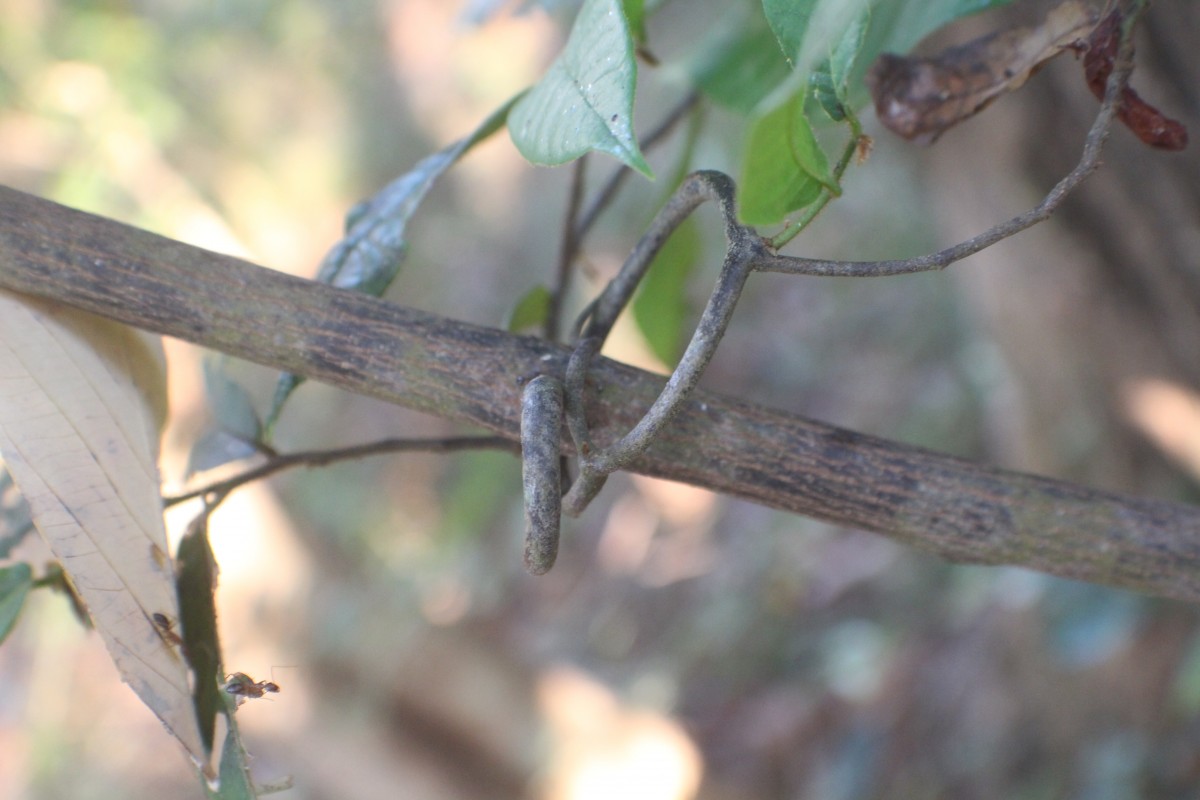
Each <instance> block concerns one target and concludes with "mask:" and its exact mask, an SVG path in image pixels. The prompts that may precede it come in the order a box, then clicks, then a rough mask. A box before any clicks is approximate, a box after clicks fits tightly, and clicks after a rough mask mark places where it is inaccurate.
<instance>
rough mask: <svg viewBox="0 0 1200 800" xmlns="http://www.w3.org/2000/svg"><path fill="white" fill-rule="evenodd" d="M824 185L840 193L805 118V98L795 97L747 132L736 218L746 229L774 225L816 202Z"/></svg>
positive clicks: (797, 95) (795, 95)
mask: <svg viewBox="0 0 1200 800" xmlns="http://www.w3.org/2000/svg"><path fill="white" fill-rule="evenodd" d="M823 186H824V187H828V188H829V189H830V190H831V191H833V192H834V193H835V194H838V193H840V191H841V189H840V187H839V186H838V184H837V181H836V180H835V179H834V177H833V174H832V173H831V172H830V169H829V159H828V158H827V157H826V156H825V151H824V150H822V149H821V146H820V144H818V142H817V140H816V137H815V136H813V131H812V126H811V125H810V124H809V122H808V118H807V117H806V116H805V115H804V94H803V93H799V92H798V93H796V94H794V95H793V96H792V97H790V98H788V100H787V101H786V102H784V103H781V104H780V105H778V106H776V107H775V108H774V109H772V110H771V111H768V112H767V113H766V114H765V115H763V116H761V117H760V118H759V119H758V120H757V121H756V122H755V123H754V127H753V128H752V129H751V131H750V136H749V141H748V143H747V147H746V158H745V161H744V165H743V168H742V180H741V181H740V182H739V184H738V215H739V216H740V217H741V220H742V222H744V223H746V224H747V225H773V224H775V223H776V222H779V221H780V220H782V219H783V218H784V217H785V216H787V215H788V214H790V213H791V212H793V211H795V210H797V209H800V208H803V207H804V206H806V205H808V204H809V203H811V202H813V201H814V200H816V199H817V197H818V196H819V195H820V192H821V188H822V187H823Z"/></svg>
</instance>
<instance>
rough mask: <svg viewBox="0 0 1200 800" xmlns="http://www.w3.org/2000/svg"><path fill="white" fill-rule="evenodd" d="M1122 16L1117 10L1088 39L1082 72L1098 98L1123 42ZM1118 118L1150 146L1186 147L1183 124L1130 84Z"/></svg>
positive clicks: (1171, 148) (1119, 107)
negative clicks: (1159, 108)
mask: <svg viewBox="0 0 1200 800" xmlns="http://www.w3.org/2000/svg"><path fill="white" fill-rule="evenodd" d="M1120 23H1121V15H1120V11H1116V10H1114V11H1113V12H1112V13H1111V14H1109V15H1108V16H1107V17H1105V18H1104V20H1103V21H1102V22H1101V23H1100V24H1099V25H1097V26H1096V29H1095V30H1094V31H1093V32H1092V35H1091V37H1090V38H1089V39H1088V42H1087V54H1086V55H1084V57H1083V74H1084V77H1085V78H1086V79H1087V84H1088V88H1090V89H1091V90H1092V94H1094V95H1096V99H1097V100H1102V99H1104V89H1105V86H1106V85H1107V84H1108V76H1109V75H1110V74H1112V71H1113V61H1114V60H1115V59H1116V57H1117V48H1118V46H1119V45H1120V43H1121V25H1120ZM1117 119H1119V120H1121V122H1123V123H1125V125H1126V126H1127V127H1128V128H1129V129H1130V130H1131V131H1133V132H1134V134H1135V135H1136V136H1137V137H1138V138H1139V139H1141V140H1142V141H1143V142H1145V143H1146V144H1148V145H1150V146H1151V147H1157V148H1159V149H1161V150H1182V149H1183V148H1185V147H1187V141H1188V133H1187V128H1185V127H1184V125H1183V123H1181V122H1179V121H1177V120H1173V119H1170V118H1169V117H1166V116H1164V115H1163V113H1162V112H1161V111H1159V110H1158V109H1157V108H1155V107H1154V106H1152V105H1150V104H1149V103H1147V102H1146V101H1145V100H1143V99H1142V98H1141V97H1139V96H1138V93H1137V92H1135V91H1134V90H1133V89H1131V88H1129V87H1128V86H1126V87H1125V90H1124V91H1123V92H1122V93H1121V99H1120V100H1119V101H1118V102H1117Z"/></svg>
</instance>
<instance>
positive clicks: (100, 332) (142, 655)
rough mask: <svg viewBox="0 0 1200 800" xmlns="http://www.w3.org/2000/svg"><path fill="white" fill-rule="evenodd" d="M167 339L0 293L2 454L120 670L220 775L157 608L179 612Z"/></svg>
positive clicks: (200, 759) (169, 613)
mask: <svg viewBox="0 0 1200 800" xmlns="http://www.w3.org/2000/svg"><path fill="white" fill-rule="evenodd" d="M165 395H166V382H165V374H164V366H163V360H162V351H161V345H160V344H159V342H158V340H157V339H151V338H149V337H146V336H143V335H142V334H140V333H138V332H136V331H134V330H133V329H131V328H127V327H125V326H122V325H119V324H117V323H115V322H110V321H108V320H104V319H101V318H99V317H94V316H91V315H88V314H85V313H83V312H79V311H75V310H70V309H64V308H61V307H57V306H54V305H52V304H50V303H47V302H44V301H40V300H34V299H32V298H27V297H23V296H18V295H14V294H10V293H7V292H0V456H2V457H3V459H4V461H5V464H6V465H7V467H8V469H9V471H10V472H11V473H12V476H13V480H14V481H15V482H16V484H17V487H18V488H19V489H20V490H21V493H22V494H24V496H25V499H26V500H27V501H28V502H29V507H30V510H31V513H32V517H33V521H34V524H35V525H36V526H37V529H38V531H39V532H40V533H41V535H42V537H43V538H44V539H45V540H46V542H47V544H48V545H49V546H50V548H51V550H53V551H54V555H55V556H56V557H57V558H58V560H59V562H60V563H61V564H62V567H63V569H64V570H65V571H66V573H67V574H68V575H69V576H70V579H71V583H72V584H73V585H74V587H75V588H76V590H77V591H78V594H79V596H80V597H81V598H82V599H83V601H84V603H85V604H86V605H87V609H88V612H89V614H90V616H91V619H92V622H93V623H94V624H95V627H96V630H97V631H98V632H99V633H100V636H101V637H102V638H103V640H104V643H105V645H106V646H107V648H108V651H109V655H110V656H111V657H112V659H113V661H114V663H115V664H116V666H117V669H118V671H119V672H120V674H121V677H122V679H124V680H125V682H126V683H128V684H129V685H130V687H131V688H132V689H133V690H134V692H136V693H137V695H138V696H139V697H140V698H141V699H142V702H144V703H145V704H146V705H147V706H149V708H150V709H151V710H152V711H153V712H154V713H155V714H156V715H158V717H159V719H161V720H162V721H163V723H164V724H165V725H166V726H167V729H168V730H169V731H171V733H172V734H174V735H175V737H176V738H177V739H178V740H179V741H180V742H181V743H182V744H183V746H184V748H185V749H186V750H187V752H188V754H189V755H190V756H191V757H192V759H193V760H194V761H195V762H196V763H197V764H198V765H201V766H202V768H204V769H205V770H207V771H208V772H209V773H210V774H211V771H212V768H211V766H209V764H210V760H209V753H208V752H207V750H206V748H205V747H204V746H203V745H202V743H201V740H200V733H199V728H198V725H197V721H196V714H195V711H194V708H193V706H192V699H191V688H190V686H189V679H188V670H187V667H186V665H185V664H184V661H183V658H182V655H181V654H180V653H179V652H178V650H177V649H176V648H174V647H172V646H171V645H170V644H169V643H168V642H166V641H164V639H163V638H162V637H161V636H160V635H159V633H158V631H157V628H156V626H155V624H154V623H153V621H152V615H153V614H155V613H159V614H164V615H167V616H169V617H178V610H177V609H178V605H177V601H176V595H175V582H174V578H173V576H172V574H171V565H170V559H169V558H168V556H167V537H166V530H165V528H164V525H163V519H162V500H161V498H160V495H159V480H158V469H157V465H156V461H157V456H158V433H159V429H160V426H161V422H162V411H163V409H165V403H164V399H165Z"/></svg>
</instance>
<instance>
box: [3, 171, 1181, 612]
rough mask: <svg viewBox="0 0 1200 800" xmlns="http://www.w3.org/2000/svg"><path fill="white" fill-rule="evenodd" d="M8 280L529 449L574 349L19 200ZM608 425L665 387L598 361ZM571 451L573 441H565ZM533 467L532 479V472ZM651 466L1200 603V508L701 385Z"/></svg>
mask: <svg viewBox="0 0 1200 800" xmlns="http://www.w3.org/2000/svg"><path fill="white" fill-rule="evenodd" d="M0 288H3V289H8V290H11V291H15V292H24V293H28V294H33V295H37V296H40V297H44V298H47V299H50V300H54V301H56V302H60V303H63V304H65V305H70V306H74V307H77V308H80V309H84V310H87V311H91V312H94V313H97V314H101V315H104V316H106V317H110V318H113V319H116V320H119V321H121V322H125V323H127V324H130V325H134V326H136V327H139V328H144V329H146V330H151V331H155V332H157V333H161V334H165V335H168V336H174V337H177V338H180V339H185V340H187V341H190V342H194V343H196V344H199V345H202V346H204V347H208V348H212V349H214V350H220V351H222V352H225V353H228V354H230V355H233V356H237V357H239V358H245V359H248V360H250V361H254V362H257V363H259V364H263V365H265V366H268V367H271V368H273V369H279V370H287V371H292V372H297V373H301V374H304V375H307V376H309V377H312V378H315V379H317V380H320V381H324V382H326V383H329V384H332V385H335V386H338V387H340V388H343V389H346V390H347V391H352V392H357V393H360V394H366V395H371V396H374V397H378V398H382V399H384V400H387V401H390V402H393V403H397V404H400V405H404V406H408V407H411V408H416V409H420V410H423V411H427V412H430V413H433V414H437V415H439V416H441V417H445V418H447V419H454V420H458V421H461V422H466V423H471V424H474V425H478V426H481V427H484V428H488V429H490V430H492V431H495V432H496V433H499V434H500V435H502V436H504V437H506V438H508V439H510V440H512V441H517V440H518V437H519V422H520V414H521V389H522V387H521V385H520V383H519V380H518V379H519V378H520V377H521V376H529V375H531V374H538V373H546V372H551V373H555V374H560V375H561V374H562V370H563V368H564V367H565V364H566V359H567V357H568V355H569V351H568V350H566V349H565V348H563V347H560V346H556V345H552V344H549V343H546V342H544V341H541V340H538V339H534V338H529V337H522V336H514V335H511V334H507V333H505V332H503V331H499V330H493V329H490V328H482V327H478V326H474V325H468V324H465V323H461V322H456V321H453V320H448V319H444V318H441V317H437V316H434V315H431V314H426V313H423V312H420V311H415V310H412V309H407V308H403V307H401V306H397V305H394V304H391V303H388V302H385V301H382V300H378V299H375V298H371V297H366V296H363V295H361V294H355V293H352V292H348V291H344V290H339V289H333V288H330V287H328V286H323V285H318V284H315V283H312V282H310V281H305V280H301V279H299V278H294V277H291V276H288V275H284V274H281V273H278V272H273V271H271V270H267V269H263V268H260V267H256V266H254V265H253V264H249V263H247V262H245V261H241V260H238V259H235V258H230V257H227V256H222V255H217V254H215V253H211V252H208V251H205V250H201V249H199V248H195V247H191V246H188V245H185V244H181V243H179V242H175V241H171V240H169V239H164V238H162V237H160V236H156V235H154V234H151V233H146V232H144V231H140V230H137V229H134V228H131V227H128V226H126V225H122V224H120V223H117V222H113V221H111V220H107V219H103V218H100V217H96V216H93V215H90V214H85V213H82V212H78V211H73V210H71V209H68V208H64V207H63V206H59V205H56V204H54V203H51V202H48V201H45V200H41V199H39V198H36V197H33V196H30V195H27V194H23V193H21V192H17V191H13V190H11V189H3V188H0ZM588 382H589V384H591V385H592V386H593V387H595V388H594V389H593V390H591V391H589V392H588V397H589V406H588V409H587V416H588V424H589V428H590V432H591V435H592V437H593V439H595V440H596V442H597V444H599V445H601V446H603V445H604V444H606V443H608V442H610V441H612V440H613V439H614V438H616V437H618V436H620V435H621V434H622V433H623V432H624V431H627V430H629V429H630V428H631V427H632V426H633V425H634V424H635V423H637V421H638V420H639V419H640V418H641V416H642V415H643V414H644V413H645V411H646V409H647V408H648V407H649V406H650V404H651V403H652V402H653V401H654V399H655V397H657V395H658V394H659V392H660V390H661V388H662V383H663V382H662V380H661V379H660V378H658V377H655V376H652V375H649V374H647V373H644V372H641V371H638V370H635V369H632V368H630V367H627V366H623V365H621V364H617V363H614V362H612V361H609V360H607V359H603V358H597V359H595V361H594V362H593V365H592V368H591V370H590V371H589V373H588ZM562 448H563V451H564V452H567V451H568V450H569V439H568V438H566V437H565V436H564V438H563V441H562ZM515 468H516V467H515V465H514V469H515ZM630 469H631V470H632V471H634V472H640V473H643V474H647V475H656V476H659V477H663V478H670V479H672V480H677V481H682V482H685V483H691V484H694V485H697V486H703V487H706V488H709V489H712V490H714V491H717V492H721V493H724V494H728V495H731V496H734V497H740V498H743V499H746V500H750V501H753V502H757V503H762V504H764V505H767V506H771V507H774V508H779V509H783V510H786V511H792V512H796V513H800V514H805V515H807V516H812V517H817V518H819V519H823V520H827V521H830V522H833V523H836V524H840V525H846V526H851V527H855V528H861V529H864V530H868V531H874V532H877V533H881V534H884V535H887V536H890V537H892V538H895V539H897V540H898V541H901V542H904V543H906V544H910V545H913V546H915V547H919V548H921V549H924V550H927V551H930V552H933V553H936V554H938V555H941V556H943V557H945V558H947V559H950V560H953V561H962V562H974V563H986V564H1015V565H1020V566H1024V567H1028V568H1031V569H1037V570H1041V571H1044V572H1049V573H1053V574H1056V575H1063V576H1066V577H1071V578H1078V579H1081V580H1087V581H1092V582H1095V583H1103V584H1109V585H1113V586H1123V587H1127V588H1131V589H1136V590H1139V591H1143V592H1147V593H1151V594H1158V595H1163V596H1167V597H1175V598H1181V599H1186V600H1200V509H1198V508H1195V507H1192V506H1186V505H1181V504H1176V503H1169V502H1163V501H1157V500H1150V499H1144V498H1138V497H1131V496H1127V495H1121V494H1116V493H1110V492H1100V491H1095V490H1092V489H1087V488H1084V487H1080V486H1075V485H1072V484H1069V483H1065V482H1062V481H1055V480H1050V479H1045V478H1038V477H1033V476H1029V475H1021V474H1016V473H1011V472H1005V471H1002V470H997V469H992V468H989V467H985V466H982V465H979V464H975V463H971V462H968V461H964V460H961V459H957V458H953V457H950V456H945V455H940V454H937V453H932V452H929V451H926V450H921V449H918V448H913V447H908V446H905V445H901V444H897V443H894V442H888V441H884V440H881V439H877V438H874V437H870V436H863V435H860V434H856V433H852V432H850V431H845V430H840V429H837V428H833V427H830V426H827V425H823V424H820V423H816V422H811V421H809V420H806V419H803V418H801V417H798V416H795V415H792V414H788V413H785V412H782V411H777V410H773V409H769V408H764V407H761V406H755V405H751V404H748V403H745V402H742V401H738V400H732V399H728V398H723V397H719V396H716V395H713V394H709V393H704V392H697V393H696V394H695V395H694V396H693V397H692V398H691V399H690V400H688V401H687V402H686V403H685V404H684V408H683V410H682V411H681V412H680V413H679V415H678V416H677V417H675V419H674V420H673V421H672V422H671V424H670V425H669V426H667V428H666V429H665V430H664V431H663V432H662V434H661V436H660V437H659V438H658V439H657V440H656V441H655V443H654V445H653V446H652V447H651V448H650V450H649V451H648V452H647V453H646V454H645V455H643V456H642V457H641V458H639V459H638V460H637V461H635V462H634V463H633V464H632V465H630Z"/></svg>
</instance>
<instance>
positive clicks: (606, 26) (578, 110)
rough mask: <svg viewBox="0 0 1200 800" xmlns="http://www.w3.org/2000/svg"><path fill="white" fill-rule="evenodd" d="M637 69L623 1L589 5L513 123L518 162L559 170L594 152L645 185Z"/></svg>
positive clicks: (647, 171) (517, 110)
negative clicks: (637, 129) (637, 123)
mask: <svg viewBox="0 0 1200 800" xmlns="http://www.w3.org/2000/svg"><path fill="white" fill-rule="evenodd" d="M636 84H637V61H636V59H635V57H634V48H633V38H632V36H631V34H630V31H629V22H628V20H627V19H626V18H625V10H624V8H623V6H622V3H621V0H586V2H585V3H584V4H583V8H581V9H580V10H579V16H578V17H576V18H575V25H574V26H573V27H572V28H571V36H570V38H569V39H568V40H567V45H566V48H565V49H564V50H563V52H562V53H561V54H560V55H559V57H558V58H557V59H556V60H555V62H554V63H553V64H552V65H551V66H550V70H549V72H547V73H546V75H545V77H543V78H542V79H541V80H540V81H539V82H538V83H537V85H535V86H534V87H533V88H532V89H530V90H529V92H528V93H527V94H526V95H525V96H524V97H522V98H521V99H520V100H519V101H518V102H517V104H516V106H514V107H513V110H512V113H511V114H509V117H508V131H509V134H510V135H511V136H512V140H513V143H514V144H515V145H516V146H517V150H519V151H520V152H521V155H523V156H525V158H526V159H527V160H528V161H530V162H532V163H534V164H540V165H543V166H557V165H559V164H565V163H567V162H568V161H573V160H575V159H576V158H579V157H580V156H582V155H584V154H585V153H588V152H590V151H592V150H597V151H599V152H602V153H608V154H609V155H612V156H615V157H617V158H619V159H620V160H621V161H623V162H625V163H626V164H627V165H629V166H630V167H632V168H633V169H636V170H637V171H638V172H640V173H642V174H643V175H645V176H646V177H647V178H652V177H653V175H652V173H651V172H650V165H649V164H647V163H646V159H645V158H644V157H643V156H642V152H641V150H640V149H639V147H638V143H637V137H636V136H635V135H634V132H633V95H634V89H635V86H636Z"/></svg>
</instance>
